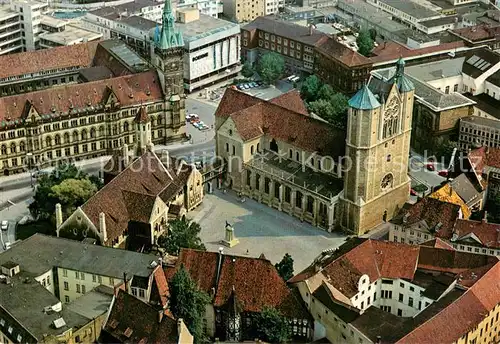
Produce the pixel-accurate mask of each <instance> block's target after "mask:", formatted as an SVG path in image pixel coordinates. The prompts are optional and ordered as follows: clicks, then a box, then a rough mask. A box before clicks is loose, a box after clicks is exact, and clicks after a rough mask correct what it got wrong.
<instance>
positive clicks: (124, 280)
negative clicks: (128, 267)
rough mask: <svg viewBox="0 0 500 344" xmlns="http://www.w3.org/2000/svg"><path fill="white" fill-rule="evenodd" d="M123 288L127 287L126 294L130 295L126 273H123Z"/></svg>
mask: <svg viewBox="0 0 500 344" xmlns="http://www.w3.org/2000/svg"><path fill="white" fill-rule="evenodd" d="M123 286H124V287H125V292H126V293H128V286H127V273H126V272H125V271H124V272H123Z"/></svg>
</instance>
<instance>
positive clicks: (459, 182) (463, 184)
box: [450, 173, 480, 203]
mask: <svg viewBox="0 0 500 344" xmlns="http://www.w3.org/2000/svg"><path fill="white" fill-rule="evenodd" d="M450 185H451V187H452V188H453V190H455V192H456V193H457V194H458V195H459V196H460V198H461V199H462V200H463V201H464V202H465V203H469V202H471V201H474V200H475V199H477V198H478V197H479V196H480V193H479V192H478V191H477V190H476V188H475V187H474V185H473V184H472V182H471V181H470V180H469V178H467V175H466V174H465V173H462V174H461V175H459V176H458V177H456V178H455V179H453V180H452V181H451V182H450Z"/></svg>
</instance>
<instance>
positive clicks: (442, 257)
mask: <svg viewBox="0 0 500 344" xmlns="http://www.w3.org/2000/svg"><path fill="white" fill-rule="evenodd" d="M497 260H498V259H497V258H496V257H492V256H483V255H479V254H472V253H467V252H460V251H451V250H443V249H436V248H433V247H428V246H420V254H419V258H418V268H419V269H424V270H432V271H439V272H450V273H453V274H460V273H462V272H465V271H468V270H470V269H474V268H478V267H481V266H485V265H487V264H491V263H492V262H495V261H497Z"/></svg>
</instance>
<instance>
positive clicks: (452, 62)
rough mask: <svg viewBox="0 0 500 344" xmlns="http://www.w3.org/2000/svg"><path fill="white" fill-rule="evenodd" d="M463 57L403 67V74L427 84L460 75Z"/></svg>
mask: <svg viewBox="0 0 500 344" xmlns="http://www.w3.org/2000/svg"><path fill="white" fill-rule="evenodd" d="M464 61H465V57H459V58H453V59H445V60H440V61H435V62H430V63H423V64H419V65H413V66H407V67H405V73H406V74H408V75H411V76H413V77H415V78H417V79H419V80H421V81H424V82H429V81H434V80H439V79H443V78H449V77H452V76H460V75H462V65H463V64H464Z"/></svg>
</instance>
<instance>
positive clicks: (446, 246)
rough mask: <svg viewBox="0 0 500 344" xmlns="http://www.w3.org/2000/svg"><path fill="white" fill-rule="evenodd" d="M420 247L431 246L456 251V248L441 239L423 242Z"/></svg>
mask: <svg viewBox="0 0 500 344" xmlns="http://www.w3.org/2000/svg"><path fill="white" fill-rule="evenodd" d="M420 246H429V247H434V248H442V249H444V250H452V251H454V250H455V248H454V247H453V246H452V245H450V244H448V243H447V242H446V241H444V240H442V239H439V238H436V239H432V240H429V241H426V242H423V243H421V244H420Z"/></svg>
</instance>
